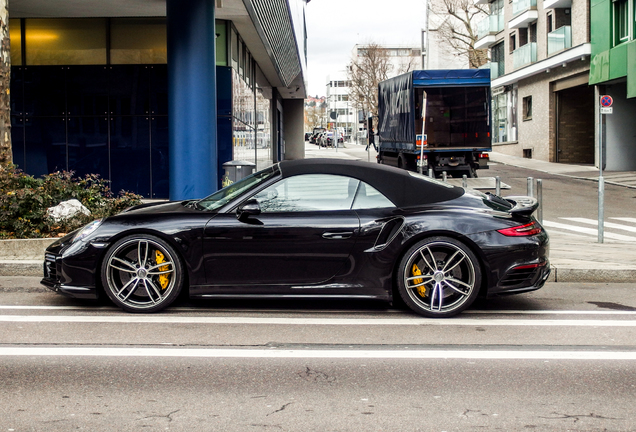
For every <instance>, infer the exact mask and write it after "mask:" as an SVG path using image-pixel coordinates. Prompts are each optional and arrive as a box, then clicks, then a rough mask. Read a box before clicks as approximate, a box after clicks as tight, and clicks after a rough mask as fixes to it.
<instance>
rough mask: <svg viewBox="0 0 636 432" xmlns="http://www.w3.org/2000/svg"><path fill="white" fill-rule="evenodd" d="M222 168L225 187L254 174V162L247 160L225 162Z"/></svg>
mask: <svg viewBox="0 0 636 432" xmlns="http://www.w3.org/2000/svg"><path fill="white" fill-rule="evenodd" d="M223 169H225V175H224V176H223V186H224V187H225V186H227V185H231V184H232V183H234V182H235V181H238V180H241V179H244V178H245V177H247V176H249V175H251V174H254V170H255V169H256V164H254V163H252V162H247V161H240V160H233V161H229V162H225V163H224V164H223Z"/></svg>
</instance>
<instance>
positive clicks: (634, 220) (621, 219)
mask: <svg viewBox="0 0 636 432" xmlns="http://www.w3.org/2000/svg"><path fill="white" fill-rule="evenodd" d="M610 219H614V220H619V221H621V222H629V223H633V224H636V218H630V217H612V218H610Z"/></svg>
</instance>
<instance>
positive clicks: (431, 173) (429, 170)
mask: <svg viewBox="0 0 636 432" xmlns="http://www.w3.org/2000/svg"><path fill="white" fill-rule="evenodd" d="M428 176H429V177H430V178H433V177H434V175H433V168H429V169H428Z"/></svg>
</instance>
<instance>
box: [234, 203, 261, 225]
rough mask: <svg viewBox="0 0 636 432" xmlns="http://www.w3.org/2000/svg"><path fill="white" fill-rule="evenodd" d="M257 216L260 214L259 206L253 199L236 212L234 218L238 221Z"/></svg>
mask: <svg viewBox="0 0 636 432" xmlns="http://www.w3.org/2000/svg"><path fill="white" fill-rule="evenodd" d="M259 214H261V205H260V204H259V203H258V201H257V200H255V199H254V198H252V199H249V200H247V201H246V202H245V203H244V204H242V205H241V206H239V208H238V209H237V210H236V217H237V219H238V220H240V221H242V220H245V219H247V218H248V217H250V216H258V215H259Z"/></svg>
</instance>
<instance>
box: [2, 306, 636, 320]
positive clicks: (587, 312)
mask: <svg viewBox="0 0 636 432" xmlns="http://www.w3.org/2000/svg"><path fill="white" fill-rule="evenodd" d="M0 310H18V311H21V310H46V311H55V310H76V311H84V312H104V311H108V312H115V311H119V310H120V309H119V308H116V307H108V306H101V307H92V306H28V305H0ZM169 310H170V311H171V312H200V313H213V314H218V313H232V314H236V313H258V314H269V313H299V312H300V313H311V314H319V313H324V314H334V313H339V314H346V313H361V312H362V313H369V314H371V313H374V311H369V310H363V309H351V310H331V309H323V310H320V309H312V310H310V311H309V310H305V309H295V310H292V309H267V308H264V309H242V308H236V309H206V308H196V307H173V308H170V309H169ZM377 313H378V314H382V315H384V314H388V313H392V314H403V313H404V312H402V311H400V310H397V309H396V310H386V311H380V312H377ZM466 314H488V315H491V314H492V315H636V311H622V310H611V311H607V310H525V309H524V310H466V311H464V312H462V315H466ZM10 316H14V315H10ZM125 316H129V315H125ZM131 316H132V315H131ZM157 316H162V315H157ZM380 319H382V318H380ZM413 319H417V320H421V319H423V318H419V317H414V318H413Z"/></svg>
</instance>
